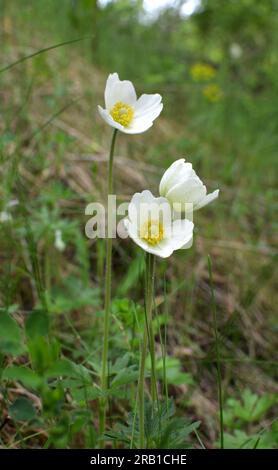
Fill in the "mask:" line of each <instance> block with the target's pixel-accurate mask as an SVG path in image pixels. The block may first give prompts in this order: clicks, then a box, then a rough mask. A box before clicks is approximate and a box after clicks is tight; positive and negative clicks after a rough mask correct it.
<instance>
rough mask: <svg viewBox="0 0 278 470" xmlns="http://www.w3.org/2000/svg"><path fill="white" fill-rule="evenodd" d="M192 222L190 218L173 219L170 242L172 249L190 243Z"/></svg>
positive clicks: (189, 244)
mask: <svg viewBox="0 0 278 470" xmlns="http://www.w3.org/2000/svg"><path fill="white" fill-rule="evenodd" d="M193 229H194V224H193V222H191V221H190V220H187V219H180V220H175V221H174V222H173V225H172V237H171V243H172V247H173V250H179V249H180V248H183V247H185V246H187V245H188V248H190V246H191V245H192V240H193Z"/></svg>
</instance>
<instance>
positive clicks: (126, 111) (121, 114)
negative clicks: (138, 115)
mask: <svg viewBox="0 0 278 470" xmlns="http://www.w3.org/2000/svg"><path fill="white" fill-rule="evenodd" d="M110 114H111V116H112V118H113V119H114V121H116V122H118V123H119V124H121V125H122V126H124V127H127V126H129V124H130V123H131V121H132V119H133V116H134V109H133V108H132V107H131V106H129V104H125V103H122V102H121V101H118V103H116V104H114V106H113V108H112V109H111V111H110Z"/></svg>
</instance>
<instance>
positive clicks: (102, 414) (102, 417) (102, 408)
mask: <svg viewBox="0 0 278 470" xmlns="http://www.w3.org/2000/svg"><path fill="white" fill-rule="evenodd" d="M116 136H117V129H115V130H114V132H113V137H112V141H111V147H110V155H109V164H108V190H107V196H109V194H112V193H113V157H114V149H115V141H116ZM109 235H110V234H109V233H108V234H107V238H106V271H105V298H104V328H103V330H104V331H103V349H102V368H101V383H100V386H101V391H102V397H101V399H100V403H99V434H100V447H101V448H102V447H104V438H103V434H104V432H105V426H106V408H107V396H106V393H107V386H108V381H107V359H108V346H109V318H110V307H111V266H112V238H110V236H109Z"/></svg>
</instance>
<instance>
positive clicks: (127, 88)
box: [104, 74, 137, 111]
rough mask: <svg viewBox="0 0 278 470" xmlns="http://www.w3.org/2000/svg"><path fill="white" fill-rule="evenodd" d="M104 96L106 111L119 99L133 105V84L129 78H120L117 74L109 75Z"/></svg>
mask: <svg viewBox="0 0 278 470" xmlns="http://www.w3.org/2000/svg"><path fill="white" fill-rule="evenodd" d="M104 98H105V107H106V109H108V111H110V110H111V109H112V108H113V106H114V104H116V103H118V102H119V101H121V102H122V103H124V104H129V105H130V106H133V107H134V106H135V103H136V100H137V96H136V92H135V89H134V86H133V84H132V83H131V82H130V81H129V80H120V79H119V76H118V74H112V76H111V75H109V77H108V79H107V82H106V88H105V93H104Z"/></svg>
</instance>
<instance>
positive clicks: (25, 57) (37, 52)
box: [0, 36, 92, 73]
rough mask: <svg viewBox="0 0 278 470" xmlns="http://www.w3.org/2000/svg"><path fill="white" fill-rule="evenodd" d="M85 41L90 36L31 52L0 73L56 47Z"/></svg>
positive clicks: (0, 71)
mask: <svg viewBox="0 0 278 470" xmlns="http://www.w3.org/2000/svg"><path fill="white" fill-rule="evenodd" d="M86 39H92V36H83V37H82V38H78V39H70V40H69V41H64V42H59V43H58V44H53V45H52V46H48V47H44V48H43V49H39V50H38V51H36V52H32V54H29V55H26V56H24V57H21V59H18V60H16V61H15V62H12V63H11V64H8V65H6V66H5V67H3V68H2V69H0V73H2V72H6V71H7V70H9V69H11V68H12V67H15V66H16V65H19V64H21V62H25V60H28V59H32V58H33V57H36V56H37V55H40V54H43V53H44V52H48V51H51V50H53V49H57V48H58V47H62V46H67V45H68V44H73V43H75V42H80V41H85V40H86Z"/></svg>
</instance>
